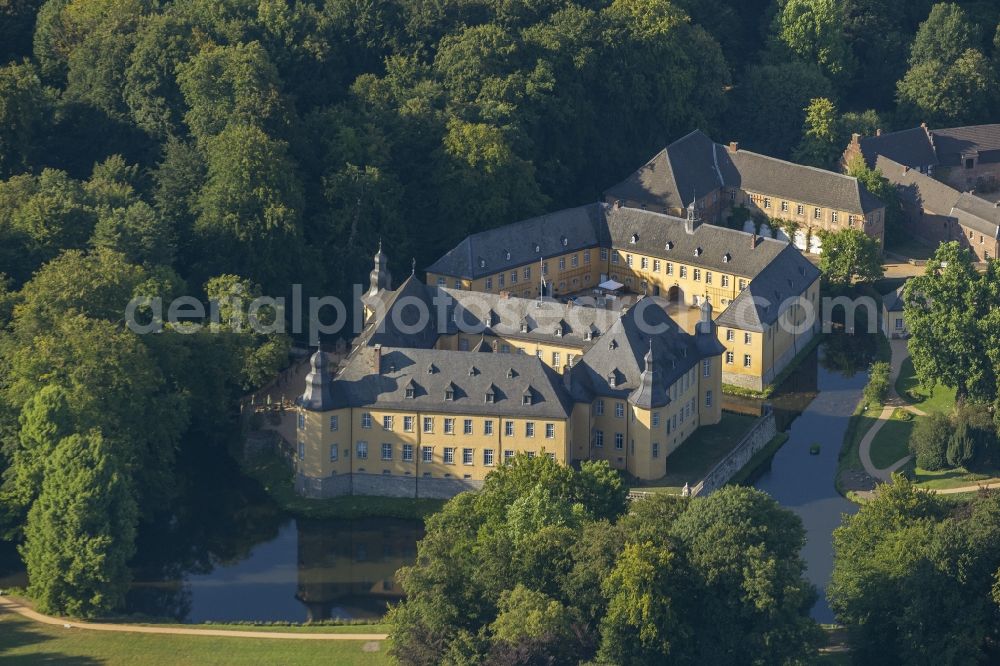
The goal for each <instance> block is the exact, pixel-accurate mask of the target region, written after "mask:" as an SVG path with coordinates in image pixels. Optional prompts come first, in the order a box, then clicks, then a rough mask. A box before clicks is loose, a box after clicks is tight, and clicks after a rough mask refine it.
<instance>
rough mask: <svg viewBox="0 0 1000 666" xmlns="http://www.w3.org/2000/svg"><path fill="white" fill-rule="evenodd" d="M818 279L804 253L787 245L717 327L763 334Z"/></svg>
mask: <svg viewBox="0 0 1000 666" xmlns="http://www.w3.org/2000/svg"><path fill="white" fill-rule="evenodd" d="M818 277H819V269H818V268H816V267H815V266H814V265H813V264H812V263H811V262H810V261H809V260H808V259H806V258H805V257H803V256H802V253H801V252H799V251H798V250H796V249H795V248H794V247H792V246H791V245H788V244H786V245H785V248H784V249H783V250H782V251H781V253H780V254H779V255H778V256H777V257H776V258H775V259H774V261H772V262H771V263H770V264H768V266H767V268H765V269H764V270H763V271H761V272H760V273H759V274H758V275H757V277H755V278H754V279H753V280H751V282H750V284H749V285H748V286H747V288H746V289H744V290H743V291H742V292H740V294H739V296H737V297H736V298H735V299H733V302H732V303H730V304H729V306H728V307H727V308H726V309H725V310H724V311H723V313H722V314H721V315H719V318H718V319H716V324H718V325H719V326H724V327H726V328H740V329H743V330H748V331H763V330H764V329H765V327H767V326H770V325H771V324H773V323H774V322H776V321H777V320H778V318H779V317H780V316H781V315H782V314H783V313H784V312H785V310H787V309H788V308H789V307H791V306H792V305H793V304H794V302H795V301H794V299H796V298H797V297H798V296H800V295H801V294H802V293H804V292H805V290H806V288H807V287H808V286H809V285H811V284H812V283H813V282H814V281H815V280H816V278H818Z"/></svg>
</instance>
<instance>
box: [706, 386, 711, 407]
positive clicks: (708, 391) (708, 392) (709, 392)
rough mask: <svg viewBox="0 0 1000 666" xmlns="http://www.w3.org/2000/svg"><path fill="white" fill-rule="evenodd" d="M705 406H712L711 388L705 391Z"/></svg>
mask: <svg viewBox="0 0 1000 666" xmlns="http://www.w3.org/2000/svg"><path fill="white" fill-rule="evenodd" d="M705 406H706V407H711V406H712V390H711V389H709V390H707V391H705Z"/></svg>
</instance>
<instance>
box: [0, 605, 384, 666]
mask: <svg viewBox="0 0 1000 666" xmlns="http://www.w3.org/2000/svg"><path fill="white" fill-rule="evenodd" d="M376 646H377V651H374V652H373V651H366V649H367V650H372V649H375V648H376ZM385 649H386V646H385V643H384V642H373V643H366V642H364V641H305V640H282V639H263V638H230V637H213V636H169V635H156V634H131V633H117V632H103V631H87V630H85V629H64V628H63V627H58V626H51V625H45V624H39V623H36V622H32V621H31V620H28V619H26V618H23V617H21V616H19V615H14V614H11V613H0V662H3V663H4V664H24V665H26V666H27V665H34V664H42V663H44V664H67V665H68V664H73V665H74V666H75V665H83V666H87V665H90V664H122V665H131V664H143V666H158V665H160V664H163V665H164V666H167V665H169V666H174V665H182V666H183V665H187V664H190V665H191V666H203V665H206V664H208V665H211V664H282V665H283V666H291V665H295V664H303V665H306V664H320V663H326V664H347V665H352V666H354V665H357V666H367V665H369V664H372V665H374V664H389V663H391V662H390V660H389V657H388V656H387V655H386V654H385Z"/></svg>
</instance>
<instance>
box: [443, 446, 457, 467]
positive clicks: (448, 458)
mask: <svg viewBox="0 0 1000 666" xmlns="http://www.w3.org/2000/svg"><path fill="white" fill-rule="evenodd" d="M444 464H445V465H454V464H455V447H452V446H446V447H445V448H444Z"/></svg>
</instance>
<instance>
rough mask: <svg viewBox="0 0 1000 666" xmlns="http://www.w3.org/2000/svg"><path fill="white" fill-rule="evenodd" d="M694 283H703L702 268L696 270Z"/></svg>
mask: <svg viewBox="0 0 1000 666" xmlns="http://www.w3.org/2000/svg"><path fill="white" fill-rule="evenodd" d="M694 281H695V282H701V269H700V268H696V269H694Z"/></svg>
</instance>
